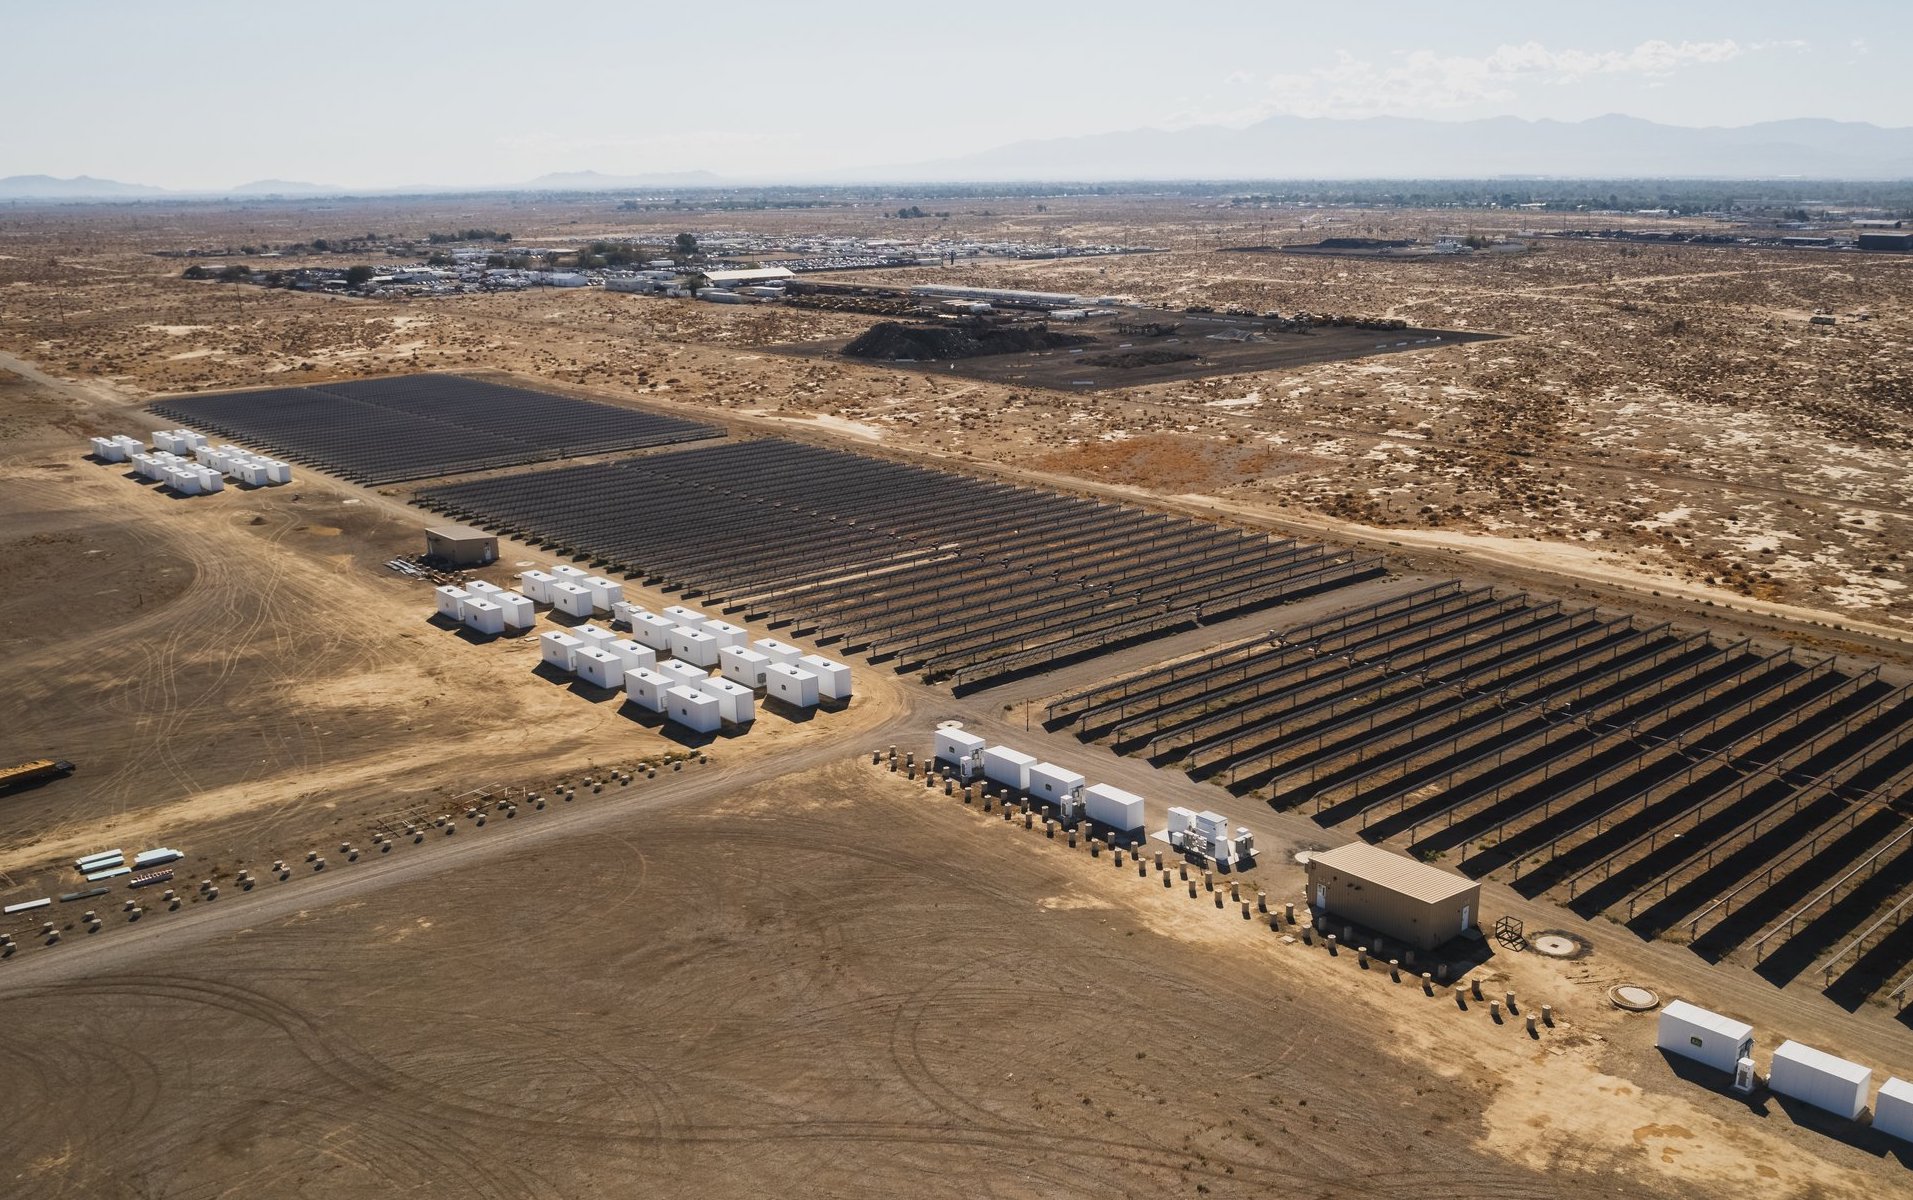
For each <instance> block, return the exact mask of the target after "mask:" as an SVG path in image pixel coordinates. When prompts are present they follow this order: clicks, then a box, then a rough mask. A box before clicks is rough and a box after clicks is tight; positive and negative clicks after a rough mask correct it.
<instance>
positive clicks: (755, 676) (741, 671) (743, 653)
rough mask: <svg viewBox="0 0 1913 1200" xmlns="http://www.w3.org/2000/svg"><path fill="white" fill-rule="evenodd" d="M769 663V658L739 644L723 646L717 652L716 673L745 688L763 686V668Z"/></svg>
mask: <svg viewBox="0 0 1913 1200" xmlns="http://www.w3.org/2000/svg"><path fill="white" fill-rule="evenodd" d="M770 665H771V660H770V659H768V658H765V657H764V656H763V655H761V654H759V653H758V652H757V651H755V650H745V649H743V648H742V647H740V646H725V647H724V648H723V649H721V650H719V651H718V652H717V671H718V674H720V675H722V676H724V678H726V679H728V680H730V681H731V682H732V683H741V684H743V685H744V686H745V687H747V688H761V687H764V686H765V679H764V669H765V668H766V667H768V666H770Z"/></svg>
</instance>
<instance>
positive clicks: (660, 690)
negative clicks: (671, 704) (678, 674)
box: [624, 667, 678, 713]
mask: <svg viewBox="0 0 1913 1200" xmlns="http://www.w3.org/2000/svg"><path fill="white" fill-rule="evenodd" d="M677 686H678V681H677V680H675V679H673V678H671V677H670V676H669V675H665V674H661V673H659V672H657V671H653V670H652V669H651V668H650V667H634V668H632V669H631V670H628V671H626V672H625V673H624V697H625V699H626V700H629V701H630V702H631V703H633V704H635V705H637V706H638V707H639V708H642V709H644V710H645V711H646V712H654V713H661V712H663V711H664V706H665V702H666V701H665V695H664V694H665V693H666V692H668V691H670V690H671V689H672V688H674V687H677Z"/></svg>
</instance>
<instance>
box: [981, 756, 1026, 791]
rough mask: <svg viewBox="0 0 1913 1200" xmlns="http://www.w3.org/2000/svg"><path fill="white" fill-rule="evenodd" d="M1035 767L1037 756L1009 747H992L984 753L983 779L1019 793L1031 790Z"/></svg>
mask: <svg viewBox="0 0 1913 1200" xmlns="http://www.w3.org/2000/svg"><path fill="white" fill-rule="evenodd" d="M1035 765H1036V756H1035V755H1031V754H1025V753H1023V752H1022V751H1021V750H1012V749H1010V748H1009V747H1008V746H991V747H989V748H988V749H986V750H984V751H983V778H985V779H987V780H989V781H990V782H991V783H1000V784H1002V785H1003V786H1004V787H1010V788H1015V789H1016V790H1017V791H1019V792H1027V791H1029V790H1030V768H1031V767H1033V766H1035Z"/></svg>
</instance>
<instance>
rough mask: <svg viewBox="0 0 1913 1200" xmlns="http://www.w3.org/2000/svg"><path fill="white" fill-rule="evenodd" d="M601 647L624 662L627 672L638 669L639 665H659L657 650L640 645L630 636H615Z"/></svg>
mask: <svg viewBox="0 0 1913 1200" xmlns="http://www.w3.org/2000/svg"><path fill="white" fill-rule="evenodd" d="M600 649H602V650H604V651H605V652H606V653H608V654H612V655H615V656H616V657H617V660H618V661H619V662H621V663H623V664H624V669H625V672H626V673H627V674H629V673H630V672H632V671H635V670H637V669H638V668H639V667H655V666H657V665H658V654H657V651H655V650H653V649H651V647H649V646H640V645H638V644H637V643H636V642H634V641H632V640H631V639H630V638H613V639H612V640H611V641H608V642H606V643H605V644H604V645H603V646H602V647H600Z"/></svg>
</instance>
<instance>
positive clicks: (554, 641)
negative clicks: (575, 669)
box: [538, 629, 584, 672]
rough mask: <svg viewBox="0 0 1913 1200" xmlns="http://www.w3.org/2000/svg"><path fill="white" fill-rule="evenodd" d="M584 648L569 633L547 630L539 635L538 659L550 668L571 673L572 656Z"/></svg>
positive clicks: (580, 642) (582, 644) (581, 643)
mask: <svg viewBox="0 0 1913 1200" xmlns="http://www.w3.org/2000/svg"><path fill="white" fill-rule="evenodd" d="M583 648H584V643H583V642H582V641H579V640H578V639H577V638H575V637H572V636H571V635H570V634H568V633H559V632H558V631H557V630H556V629H549V630H546V631H545V632H544V633H541V634H539V635H538V657H539V658H540V659H541V660H542V661H543V662H544V665H546V666H548V667H556V668H558V669H559V670H560V671H565V672H569V671H570V670H571V669H572V668H571V656H572V655H573V654H576V653H577V652H578V651H579V650H581V649H583Z"/></svg>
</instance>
